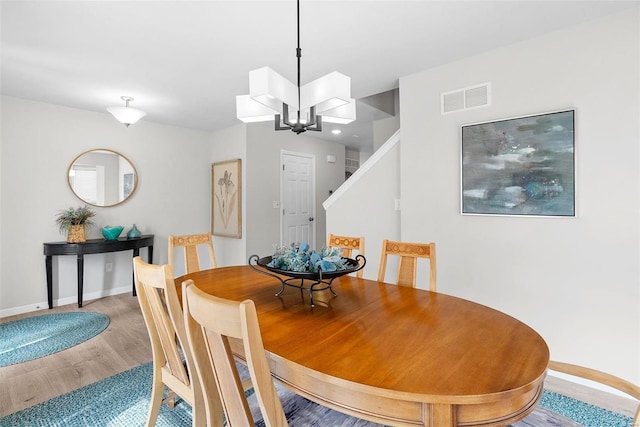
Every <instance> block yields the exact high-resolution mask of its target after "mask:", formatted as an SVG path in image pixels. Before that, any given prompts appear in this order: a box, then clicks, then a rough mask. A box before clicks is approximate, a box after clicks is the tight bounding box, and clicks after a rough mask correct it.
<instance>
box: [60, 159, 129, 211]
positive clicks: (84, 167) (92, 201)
mask: <svg viewBox="0 0 640 427" xmlns="http://www.w3.org/2000/svg"><path fill="white" fill-rule="evenodd" d="M67 177H68V179H69V187H71V191H73V194H75V195H76V196H77V197H78V198H79V199H80V200H82V201H83V202H85V203H87V204H89V205H93V206H115V205H119V204H120V203H123V202H124V201H126V200H127V199H128V198H129V197H131V195H133V192H134V191H135V190H136V187H137V185H138V174H137V173H136V168H134V167H133V164H132V163H131V162H130V161H129V159H127V158H126V157H125V156H123V155H122V154H120V153H117V152H115V151H112V150H106V149H99V150H90V151H86V152H84V153H82V154H80V155H79V156H78V157H76V158H75V159H73V162H71V165H70V166H69V170H68V172H67Z"/></svg>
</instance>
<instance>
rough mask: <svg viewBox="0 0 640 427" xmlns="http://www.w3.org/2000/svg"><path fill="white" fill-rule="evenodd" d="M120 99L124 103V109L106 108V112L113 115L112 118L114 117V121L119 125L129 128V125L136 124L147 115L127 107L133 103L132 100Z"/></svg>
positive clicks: (124, 97)
mask: <svg viewBox="0 0 640 427" xmlns="http://www.w3.org/2000/svg"><path fill="white" fill-rule="evenodd" d="M121 99H122V100H123V101H125V106H124V107H109V108H107V111H108V112H110V113H111V114H113V117H115V118H116V120H118V121H119V122H120V123H122V124H124V125H125V126H127V127H129V125H132V124H134V123H136V122H137V121H138V120H140V119H141V118H143V117H144V116H146V115H147V113H145V112H144V111H142V110H137V109H135V108H131V107H129V102H130V101H133V98H131V97H128V96H123V97H121Z"/></svg>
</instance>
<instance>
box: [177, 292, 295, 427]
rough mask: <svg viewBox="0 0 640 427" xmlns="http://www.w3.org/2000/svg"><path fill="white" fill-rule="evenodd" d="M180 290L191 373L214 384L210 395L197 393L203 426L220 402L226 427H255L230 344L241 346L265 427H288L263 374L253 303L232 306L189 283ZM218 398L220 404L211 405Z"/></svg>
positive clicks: (215, 415) (217, 412) (206, 390)
mask: <svg viewBox="0 0 640 427" xmlns="http://www.w3.org/2000/svg"><path fill="white" fill-rule="evenodd" d="M182 286H183V289H182V304H183V307H184V323H185V325H186V329H187V337H188V339H189V343H190V346H191V348H192V349H193V351H194V361H195V365H196V369H197V371H198V374H199V376H201V377H206V378H215V381H216V384H217V388H213V389H212V388H207V386H206V385H203V387H202V389H203V394H204V395H205V397H206V400H207V401H208V402H211V406H209V407H208V409H207V419H208V421H209V425H213V423H214V422H215V421H217V420H218V419H219V418H220V416H219V415H220V413H221V407H220V404H219V403H218V402H220V401H221V402H222V409H223V410H224V414H225V415H226V419H227V423H228V426H229V427H246V426H252V425H254V424H255V421H254V419H253V416H252V414H251V410H250V409H249V403H248V402H247V398H246V396H245V393H244V390H243V386H242V382H241V380H240V375H239V373H238V369H237V366H236V363H235V360H234V357H233V354H232V352H231V344H230V342H229V339H230V338H232V339H237V340H241V341H242V347H243V349H244V354H245V357H246V360H247V367H248V370H249V374H250V376H251V381H252V382H253V388H254V391H255V395H256V398H257V400H258V404H259V406H260V412H261V413H262V416H263V420H264V422H265V425H266V426H277V427H280V426H286V425H288V424H287V420H286V417H285V414H284V411H283V409H282V403H281V402H280V399H279V397H278V394H277V391H276V388H275V386H274V384H273V380H272V378H271V372H270V371H269V365H268V362H267V358H266V356H265V352H264V346H263V344H262V336H261V335H260V327H259V325H258V316H257V314H256V308H255V305H254V303H253V301H251V300H245V301H242V302H236V301H230V300H225V299H222V298H218V297H215V296H212V295H208V294H206V293H204V292H202V291H201V290H200V289H198V288H197V287H196V286H195V284H194V282H193V281H192V280H187V281H185V282H184V283H183V285H182ZM214 387H215V386H214ZM218 396H219V399H220V400H217V399H216V398H217V397H218Z"/></svg>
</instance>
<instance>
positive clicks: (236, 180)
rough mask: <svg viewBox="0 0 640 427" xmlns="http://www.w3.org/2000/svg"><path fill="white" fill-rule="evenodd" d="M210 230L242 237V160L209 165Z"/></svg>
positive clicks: (229, 235)
mask: <svg viewBox="0 0 640 427" xmlns="http://www.w3.org/2000/svg"><path fill="white" fill-rule="evenodd" d="M211 232H212V233H213V234H214V235H215V236H224V237H233V238H236V239H240V238H242V160H241V159H234V160H226V161H223V162H217V163H213V164H212V165H211Z"/></svg>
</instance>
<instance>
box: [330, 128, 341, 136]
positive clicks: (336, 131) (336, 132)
mask: <svg viewBox="0 0 640 427" xmlns="http://www.w3.org/2000/svg"><path fill="white" fill-rule="evenodd" d="M331 133H332V134H334V135H340V134H341V133H342V131H341V130H340V129H334V130H332V131H331Z"/></svg>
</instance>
